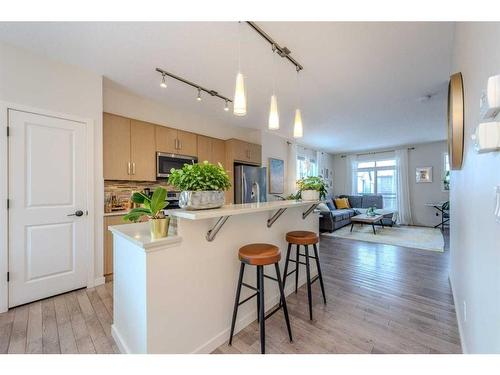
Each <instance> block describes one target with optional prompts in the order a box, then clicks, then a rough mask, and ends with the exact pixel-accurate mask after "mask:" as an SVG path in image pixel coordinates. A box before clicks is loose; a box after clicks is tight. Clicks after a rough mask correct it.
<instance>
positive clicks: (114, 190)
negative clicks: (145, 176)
mask: <svg viewBox="0 0 500 375" xmlns="http://www.w3.org/2000/svg"><path fill="white" fill-rule="evenodd" d="M158 186H161V187H163V188H165V189H167V190H172V187H171V186H168V185H167V183H166V181H157V182H141V181H109V180H106V181H104V202H106V201H108V200H109V199H111V196H112V195H113V194H114V196H115V197H116V202H117V204H118V205H119V206H123V207H124V209H128V208H129V201H130V196H131V195H132V192H134V191H143V190H144V189H145V188H150V189H151V191H153V190H154V189H156V188H157V187H158Z"/></svg>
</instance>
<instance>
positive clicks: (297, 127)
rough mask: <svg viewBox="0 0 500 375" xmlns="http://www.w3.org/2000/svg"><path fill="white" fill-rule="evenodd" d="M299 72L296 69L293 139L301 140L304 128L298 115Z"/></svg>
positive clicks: (299, 114)
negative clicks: (295, 105) (295, 106)
mask: <svg viewBox="0 0 500 375" xmlns="http://www.w3.org/2000/svg"><path fill="white" fill-rule="evenodd" d="M299 72H300V70H299V69H298V68H297V108H296V109H295V119H294V122H293V137H294V138H302V137H303V136H304V128H303V126H302V114H301V113H300V109H299V108H300V87H299Z"/></svg>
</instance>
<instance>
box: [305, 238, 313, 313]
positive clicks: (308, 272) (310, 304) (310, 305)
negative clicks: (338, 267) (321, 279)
mask: <svg viewBox="0 0 500 375" xmlns="http://www.w3.org/2000/svg"><path fill="white" fill-rule="evenodd" d="M305 248H306V274H307V299H308V300H309V319H310V320H312V319H313V311H312V294H311V270H310V269H309V266H310V265H309V246H307V245H305Z"/></svg>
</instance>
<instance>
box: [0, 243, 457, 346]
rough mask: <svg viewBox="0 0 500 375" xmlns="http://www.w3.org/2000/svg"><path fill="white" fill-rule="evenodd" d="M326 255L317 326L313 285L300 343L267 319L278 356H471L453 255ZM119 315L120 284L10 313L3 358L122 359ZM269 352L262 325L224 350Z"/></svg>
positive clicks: (367, 246)
mask: <svg viewBox="0 0 500 375" xmlns="http://www.w3.org/2000/svg"><path fill="white" fill-rule="evenodd" d="M445 238H446V247H447V246H448V240H447V236H445ZM320 257H321V263H322V268H323V277H324V281H325V288H326V293H327V299H328V304H327V305H323V303H322V300H321V296H320V290H319V283H315V284H314V285H313V293H314V296H313V303H314V321H309V318H308V310H307V292H306V288H305V286H303V287H302V288H300V289H299V292H298V294H297V295H295V294H292V295H290V296H289V297H288V298H287V303H288V308H289V311H290V320H291V324H292V330H293V335H294V342H293V343H290V342H289V341H288V338H287V334H286V328H285V324H284V319H283V315H282V313H281V312H278V313H276V314H274V315H273V316H272V317H271V318H269V319H268V320H267V321H266V348H267V352H268V353H460V352H461V348H460V339H459V335H458V328H457V322H456V316H455V308H454V305H453V297H452V294H451V289H450V286H449V283H448V263H449V251H448V250H447V251H446V252H444V253H435V252H431V251H424V250H414V249H406V248H400V247H396V246H390V245H382V244H375V243H367V242H360V241H352V240H347V239H340V238H332V237H324V236H323V237H322V238H321V246H320ZM235 283H236V280H235ZM112 316H113V297H112V284H111V283H106V284H105V285H101V286H98V287H97V288H93V289H82V290H78V291H74V292H70V293H67V294H63V295H60V296H56V297H52V298H49V299H46V300H43V301H37V302H34V303H31V304H28V305H24V306H20V307H16V308H14V309H11V310H9V311H8V312H7V313H3V314H0V353H117V352H118V348H117V347H116V344H115V343H114V341H113V338H112V337H111V322H112ZM259 352H260V346H259V330H258V325H257V323H256V322H254V323H252V324H250V325H249V326H248V327H246V328H245V329H243V330H242V331H241V332H239V333H238V334H237V335H235V337H234V339H233V345H232V346H228V345H227V344H223V345H221V346H220V347H219V348H218V349H216V350H215V352H214V353H259Z"/></svg>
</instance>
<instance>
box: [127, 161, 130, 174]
mask: <svg viewBox="0 0 500 375" xmlns="http://www.w3.org/2000/svg"><path fill="white" fill-rule="evenodd" d="M127 174H130V162H128V164H127Z"/></svg>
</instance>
